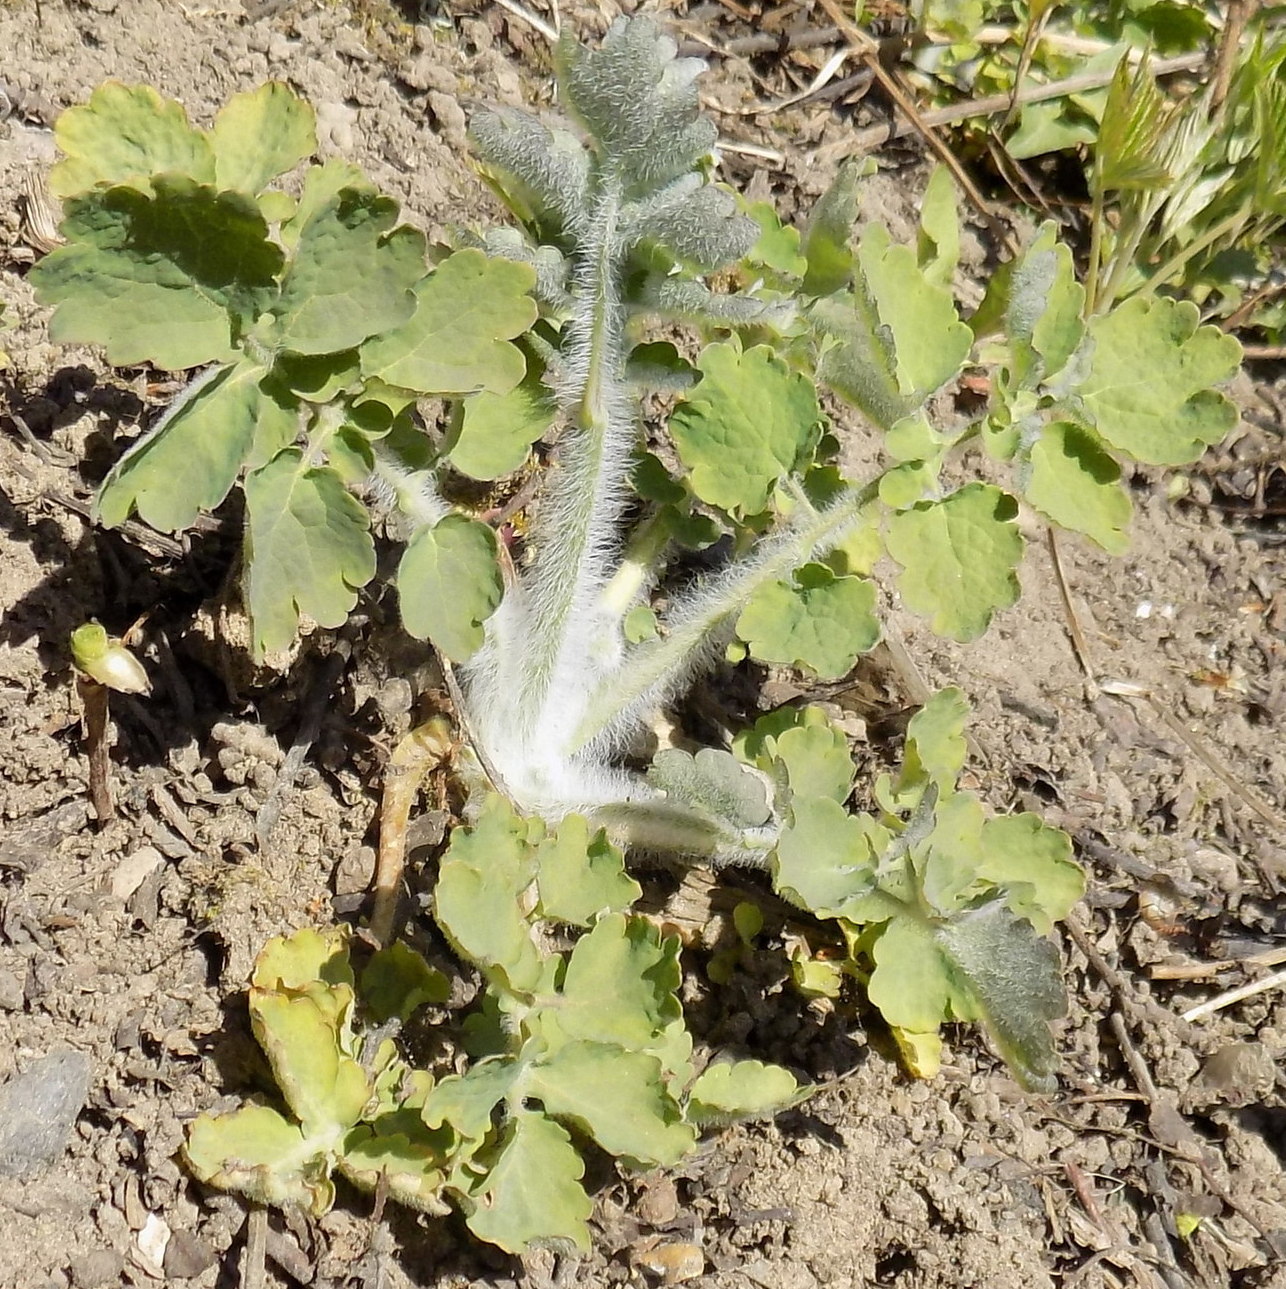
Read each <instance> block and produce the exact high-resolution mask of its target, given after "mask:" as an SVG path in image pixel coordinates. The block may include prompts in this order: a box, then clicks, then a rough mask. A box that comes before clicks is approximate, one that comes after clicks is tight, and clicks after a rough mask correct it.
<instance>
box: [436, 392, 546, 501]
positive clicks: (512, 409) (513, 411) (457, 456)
mask: <svg viewBox="0 0 1286 1289" xmlns="http://www.w3.org/2000/svg"><path fill="white" fill-rule="evenodd" d="M554 412H555V407H554V401H553V397H552V395H551V393H550V391H549V389H548V388H547V387H546V385H545V383H544V381H543V380H542V379H541V372H540V369H539V368H538V367H537V368H534V369H532V370H529V371H528V372H527V375H526V376H524V377H523V379H522V380H521V381H520V382H519V383H518V384H517V385H515V386H514V387H513V389H511V390H509V391H508V392H507V393H504V394H493V393H491V392H490V391H488V390H483V391H481V392H480V393H477V394H470V395H469V397H468V398H465V399H463V400H461V402H460V403H459V404H458V405H457V407H456V420H455V424H454V425H453V427H452V435H451V439H450V441H449V444H448V445H447V446H446V447H445V449H444V451H445V455H446V456H447V458H448V460H449V461H450V462H451V464H452V465H453V466H454V467H455V468H456V469H457V470H459V471H461V472H462V473H464V474H467V475H468V476H469V477H470V478H471V479H499V478H501V477H502V476H503V475H507V474H512V473H513V472H514V471H515V470H519V469H521V468H522V465H523V463H524V462H525V461H526V460H527V454H528V452H530V450H531V445H532V444H533V443H535V442H536V440H537V439H539V438H541V437H543V436H544V435H545V434H546V433H547V432H548V430H549V428H550V426H552V425H553V423H554Z"/></svg>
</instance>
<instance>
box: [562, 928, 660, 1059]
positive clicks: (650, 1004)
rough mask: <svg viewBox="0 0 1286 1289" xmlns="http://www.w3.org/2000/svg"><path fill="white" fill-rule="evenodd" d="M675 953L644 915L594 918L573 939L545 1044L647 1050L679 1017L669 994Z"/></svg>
mask: <svg viewBox="0 0 1286 1289" xmlns="http://www.w3.org/2000/svg"><path fill="white" fill-rule="evenodd" d="M678 952H679V941H678V938H677V937H675V936H667V937H665V938H664V939H662V937H661V934H660V932H659V931H657V930H656V928H655V927H653V926H652V925H651V924H650V923H649V922H646V921H645V920H644V919H642V918H626V917H624V916H623V915H622V914H620V913H610V914H608V915H607V916H605V917H601V918H599V920H598V921H597V922H596V923H595V924H594V927H593V929H592V930H591V931H590V932H589V933H588V934H587V935H583V936H582V937H581V938H580V939H579V940H577V942H576V945H575V947H574V948H573V949H572V951H571V954H570V956H569V957H568V960H567V970H566V973H565V975H564V977H563V984H562V990H561V993H560V994H559V995H558V1001H557V1003H556V1004H555V1005H554V1007H553V1008H551V1009H550V1010H549V1011H548V1013H547V1014H546V1015H545V1016H544V1018H543V1021H542V1027H543V1030H544V1033H545V1034H546V1037H547V1039H548V1040H549V1041H550V1045H551V1047H556V1046H558V1045H559V1042H558V1040H562V1041H569V1040H575V1039H588V1040H592V1041H595V1042H600V1043H612V1044H615V1045H616V1046H617V1047H622V1048H625V1049H626V1050H639V1049H645V1048H647V1047H648V1046H649V1044H651V1043H653V1042H654V1041H656V1040H657V1039H658V1038H659V1037H660V1036H661V1034H662V1032H663V1031H664V1030H665V1029H666V1027H667V1026H669V1025H670V1024H672V1023H673V1022H675V1021H678V1020H681V1018H682V1010H681V1008H680V1007H679V1001H678V998H677V997H676V996H675V991H676V990H677V989H678V987H679V978H680V975H679V963H678ZM658 1055H659V1053H658Z"/></svg>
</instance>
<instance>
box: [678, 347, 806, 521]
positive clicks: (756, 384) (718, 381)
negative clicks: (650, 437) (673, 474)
mask: <svg viewBox="0 0 1286 1289" xmlns="http://www.w3.org/2000/svg"><path fill="white" fill-rule="evenodd" d="M698 366H699V367H700V369H701V380H700V382H699V383H698V385H697V387H696V389H695V390H694V391H693V392H692V395H691V396H690V397H689V398H688V399H687V400H685V401H684V402H682V403H680V404H679V406H678V407H677V408H675V410H674V414H673V416H672V417H671V418H670V433H671V434H672V435H673V437H674V442H675V446H676V447H677V448H678V451H679V457H680V459H681V460H682V461H683V464H684V465H685V466H687V468H688V469H689V470H690V471H691V475H692V490H693V491H694V492H695V493H696V494H697V496H698V497H700V498H701V500H702V501H705V502H708V503H709V504H710V505H712V506H719V507H721V508H722V509H723V510H727V511H729V512H730V513H732V514H735V515H738V516H745V515H755V514H758V513H759V512H761V511H762V510H764V509H765V508H766V507H767V505H768V497H769V494H770V493H771V491H772V489H773V486H774V485H775V484H776V483H777V481H778V480H779V479H780V478H781V477H782V475H783V474H786V473H788V472H789V471H791V470H793V469H794V468H795V467H796V465H797V464H798V463H799V462H800V461H801V460H802V458H803V457H804V455H805V454H806V453H807V452H808V451H810V450H811V449H812V447H813V446H814V444H815V443H816V442H817V438H818V435H819V433H820V429H821V422H822V413H821V409H820V407H819V406H818V403H817V394H816V392H815V390H814V389H813V387H812V385H811V383H810V382H809V381H808V380H806V379H805V378H804V377H803V376H801V375H800V374H799V373H797V372H792V371H791V370H790V369H789V368H788V367H787V366H786V364H785V363H783V362H782V361H781V360H780V359H778V358H776V357H775V356H774V355H773V353H772V351H771V350H770V349H768V348H767V347H765V346H760V347H758V348H755V349H750V350H747V351H746V352H745V353H742V352H741V350H740V349H739V347H738V346H737V345H735V344H715V345H709V346H707V347H706V349H705V350H704V351H703V352H702V354H701V357H700V360H699V362H698Z"/></svg>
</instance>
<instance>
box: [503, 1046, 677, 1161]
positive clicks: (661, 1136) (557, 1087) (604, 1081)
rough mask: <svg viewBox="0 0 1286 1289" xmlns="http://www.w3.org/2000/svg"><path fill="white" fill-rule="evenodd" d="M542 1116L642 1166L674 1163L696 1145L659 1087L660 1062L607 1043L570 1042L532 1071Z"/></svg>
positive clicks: (530, 1081) (531, 1083)
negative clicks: (567, 1125)
mask: <svg viewBox="0 0 1286 1289" xmlns="http://www.w3.org/2000/svg"><path fill="white" fill-rule="evenodd" d="M525 1086H526V1090H527V1092H528V1093H529V1095H531V1096H534V1097H536V1098H538V1099H539V1100H540V1101H541V1103H542V1104H543V1105H544V1107H545V1113H546V1114H549V1115H551V1116H553V1117H554V1118H556V1119H566V1120H568V1121H569V1122H571V1123H574V1124H575V1125H576V1126H577V1127H579V1128H581V1129H582V1130H583V1131H584V1132H587V1133H588V1134H589V1135H590V1136H591V1137H593V1139H594V1140H595V1141H596V1142H597V1143H598V1144H599V1145H600V1146H601V1147H602V1148H603V1149H604V1150H606V1151H607V1152H608V1153H609V1154H613V1155H618V1156H624V1157H625V1158H627V1159H629V1160H631V1161H632V1162H634V1163H636V1164H639V1165H641V1166H643V1167H657V1166H660V1165H664V1164H676V1163H678V1161H679V1160H680V1159H682V1158H683V1156H684V1155H686V1154H687V1153H688V1151H689V1150H691V1149H692V1147H693V1146H694V1145H695V1144H696V1133H695V1132H694V1131H693V1129H692V1127H691V1126H690V1125H689V1124H687V1123H684V1122H683V1116H682V1112H681V1111H680V1109H679V1106H678V1104H677V1103H676V1102H675V1101H674V1099H673V1098H672V1097H671V1096H670V1095H669V1093H668V1092H667V1091H666V1089H665V1086H664V1084H663V1082H662V1069H661V1062H660V1061H659V1060H657V1058H656V1057H655V1056H650V1055H648V1054H646V1053H644V1052H637V1051H627V1050H624V1049H622V1048H620V1047H616V1046H614V1045H613V1044H610V1043H596V1042H586V1041H580V1042H572V1043H567V1044H566V1045H564V1046H563V1047H560V1048H559V1049H558V1050H557V1051H556V1052H555V1053H554V1055H553V1056H552V1057H551V1058H550V1059H549V1060H548V1061H545V1062H543V1063H542V1064H540V1065H538V1066H537V1067H536V1068H535V1069H533V1070H532V1071H531V1075H530V1077H529V1078H528V1080H527V1083H526V1085H525Z"/></svg>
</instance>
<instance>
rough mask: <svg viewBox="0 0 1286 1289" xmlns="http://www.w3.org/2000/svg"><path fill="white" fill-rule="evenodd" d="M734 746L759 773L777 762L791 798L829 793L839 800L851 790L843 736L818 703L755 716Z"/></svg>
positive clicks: (848, 757)
mask: <svg viewBox="0 0 1286 1289" xmlns="http://www.w3.org/2000/svg"><path fill="white" fill-rule="evenodd" d="M734 748H735V750H736V753H737V755H738V756H740V757H741V758H742V759H743V760H746V761H749V762H750V763H751V764H752V765H757V766H758V767H759V768H760V769H761V770H763V771H765V772H771V771H772V770H773V768H774V766H775V765H776V764H777V763H780V764H781V765H782V766H783V767H784V769H785V772H786V782H787V784H788V785H789V787H790V790H791V792H792V793H793V794H794V795H795V796H797V797H830V798H831V799H832V800H833V801H837V802H839V803H840V805H843V804H844V802H845V801H847V800H848V797H849V793H851V792H852V790H853V775H854V766H853V757H852V755H851V754H850V752H849V749H848V739H847V738H846V737H845V736H844V733H843V731H842V730H840V729H839V728H837V727H836V726H835V725H833V724H831V722H830V721H829V720H828V719H827V717H826V713H825V712H823V711H822V709H821V708H820V707H781V708H778V710H777V711H775V712H770V713H769V714H768V715H767V716H761V717H760V718H759V719H758V720H757V721H756V722H755V724H754V726H753V727H752V728H751V729H749V730H746V731H744V732H743V733H742V734H740V735H739V736H738V737H737V739H736V741H735V743H734Z"/></svg>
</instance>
